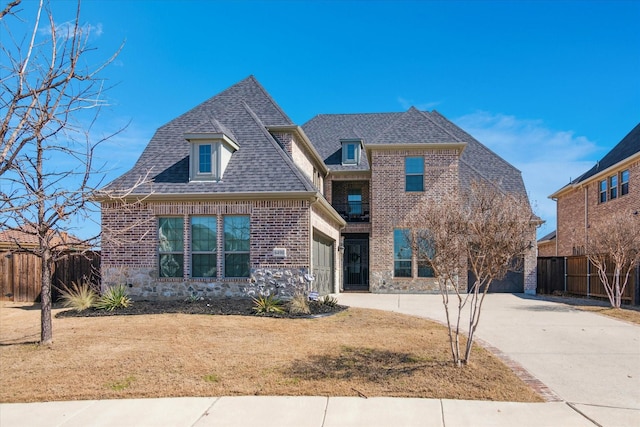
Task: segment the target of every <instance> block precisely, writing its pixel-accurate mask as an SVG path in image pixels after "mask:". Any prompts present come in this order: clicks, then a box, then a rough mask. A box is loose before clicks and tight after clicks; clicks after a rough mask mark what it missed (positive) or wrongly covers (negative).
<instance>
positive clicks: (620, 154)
mask: <svg viewBox="0 0 640 427" xmlns="http://www.w3.org/2000/svg"><path fill="white" fill-rule="evenodd" d="M549 197H550V198H551V199H553V200H555V201H556V210H557V232H556V235H555V239H554V243H555V247H554V248H552V250H551V251H547V252H545V256H571V255H584V253H585V247H586V240H587V236H588V233H589V229H590V227H591V224H594V223H597V222H599V221H601V220H602V219H604V218H606V216H607V215H609V214H611V213H612V212H614V211H621V210H627V211H629V212H631V213H635V214H639V212H640V124H638V125H636V127H635V128H633V130H631V132H629V133H628V134H627V136H625V137H624V138H623V139H622V140H621V141H620V142H619V143H618V144H617V145H616V146H615V147H613V149H611V151H609V152H608V153H607V154H606V155H605V156H604V157H603V158H602V159H601V160H600V161H598V162H597V163H596V165H595V166H593V167H592V168H591V169H589V170H588V171H587V172H585V173H584V174H582V175H581V176H580V177H578V178H577V179H575V180H573V181H572V182H571V183H569V184H568V185H566V186H564V187H563V188H561V189H560V190H558V191H556V192H555V193H553V194H552V195H551V196H549ZM548 252H551V253H548Z"/></svg>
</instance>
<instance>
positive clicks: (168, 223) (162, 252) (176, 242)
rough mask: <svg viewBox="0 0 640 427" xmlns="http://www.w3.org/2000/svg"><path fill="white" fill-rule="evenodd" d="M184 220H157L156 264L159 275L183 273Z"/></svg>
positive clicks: (170, 275) (167, 275)
mask: <svg viewBox="0 0 640 427" xmlns="http://www.w3.org/2000/svg"><path fill="white" fill-rule="evenodd" d="M183 235H184V221H183V219H182V218H160V219H159V221H158V255H159V259H158V265H159V272H158V273H159V276H160V277H182V276H183V275H184V240H183Z"/></svg>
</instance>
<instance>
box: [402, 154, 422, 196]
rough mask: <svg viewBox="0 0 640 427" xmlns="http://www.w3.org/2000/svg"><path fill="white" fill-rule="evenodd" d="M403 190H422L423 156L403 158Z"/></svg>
mask: <svg viewBox="0 0 640 427" xmlns="http://www.w3.org/2000/svg"><path fill="white" fill-rule="evenodd" d="M404 162H405V163H404V172H405V187H404V189H405V191H424V157H407V158H405V160H404Z"/></svg>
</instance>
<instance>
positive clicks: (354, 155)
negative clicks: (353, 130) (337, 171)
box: [342, 139, 362, 165]
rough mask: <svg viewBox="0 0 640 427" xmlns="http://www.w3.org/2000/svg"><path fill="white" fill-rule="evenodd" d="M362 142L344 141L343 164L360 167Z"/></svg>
mask: <svg viewBox="0 0 640 427" xmlns="http://www.w3.org/2000/svg"><path fill="white" fill-rule="evenodd" d="M361 145H362V141H360V140H359V139H357V140H343V141H342V164H343V165H359V164H360V154H361Z"/></svg>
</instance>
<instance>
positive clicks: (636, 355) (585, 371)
mask: <svg viewBox="0 0 640 427" xmlns="http://www.w3.org/2000/svg"><path fill="white" fill-rule="evenodd" d="M338 299H339V301H340V303H341V304H346V305H349V306H354V307H366V308H377V309H382V310H389V311H395V312H399V313H404V314H410V315H415V316H420V317H427V318H430V319H434V320H437V321H440V322H444V321H445V314H444V308H443V305H442V299H441V297H440V295H379V294H356V293H345V294H339V295H338ZM476 336H477V337H478V338H480V339H481V340H482V341H485V342H487V343H489V344H490V345H491V346H494V347H496V348H497V349H498V350H500V351H501V352H503V353H504V354H505V355H506V356H507V357H508V358H510V359H512V360H513V361H515V362H517V363H518V364H519V365H521V366H522V367H524V368H525V369H526V370H527V371H528V372H529V373H530V374H531V375H533V376H534V377H536V378H537V379H539V380H540V381H542V382H543V383H544V384H545V385H546V386H547V387H549V388H550V389H551V390H552V391H553V392H554V393H555V394H556V395H557V396H558V397H559V398H560V399H562V400H564V401H566V402H567V403H568V404H570V405H571V406H572V407H574V408H575V409H576V410H578V411H580V412H582V413H583V414H584V415H585V416H587V417H589V418H591V419H592V420H593V421H595V422H597V423H598V424H601V425H638V426H640V326H638V325H633V324H630V323H627V322H623V321H619V320H615V319H612V318H609V317H606V316H603V315H599V314H595V313H590V312H585V311H581V310H578V309H575V308H573V307H571V306H568V305H565V304H561V303H555V302H549V301H544V300H541V299H538V298H536V297H531V296H528V295H513V294H489V295H487V297H486V299H485V303H484V307H483V309H482V315H481V319H480V324H479V326H478V329H477V331H476ZM471 358H473V353H472V354H471ZM630 420H634V422H633V423H631V424H629V421H630Z"/></svg>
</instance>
